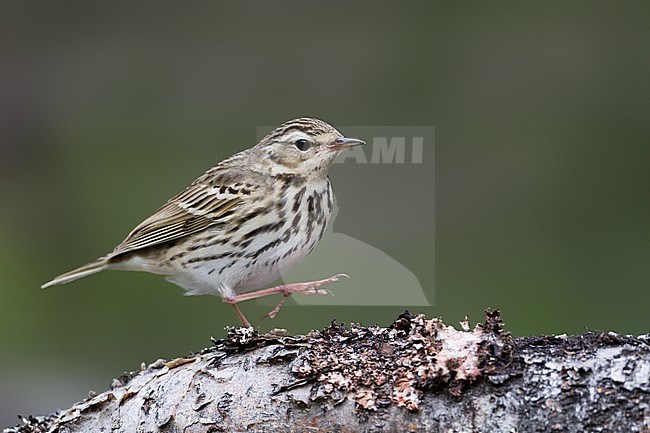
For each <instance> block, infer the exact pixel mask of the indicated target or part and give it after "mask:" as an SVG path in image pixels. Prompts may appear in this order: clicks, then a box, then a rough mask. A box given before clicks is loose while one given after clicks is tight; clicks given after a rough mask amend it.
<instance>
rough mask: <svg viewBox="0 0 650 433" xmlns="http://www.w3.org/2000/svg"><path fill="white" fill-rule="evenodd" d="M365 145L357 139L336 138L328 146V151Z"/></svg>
mask: <svg viewBox="0 0 650 433" xmlns="http://www.w3.org/2000/svg"><path fill="white" fill-rule="evenodd" d="M362 144H366V142H365V141H363V140H359V139H358V138H337V139H336V140H334V141H332V142H331V143H330V144H329V145H328V149H329V150H332V151H339V150H343V149H347V148H349V147H354V146H360V145H362Z"/></svg>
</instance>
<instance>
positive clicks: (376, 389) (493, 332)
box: [4, 311, 650, 433]
mask: <svg viewBox="0 0 650 433" xmlns="http://www.w3.org/2000/svg"><path fill="white" fill-rule="evenodd" d="M461 328H463V330H462V331H457V330H456V329H454V328H452V327H451V326H447V325H444V324H443V323H442V321H440V320H439V319H430V320H428V319H426V318H425V317H424V316H422V315H419V316H413V315H411V314H410V313H408V312H406V313H404V314H402V315H401V316H400V317H399V318H398V319H397V320H396V321H395V322H394V323H393V324H392V325H391V326H390V327H388V328H380V327H369V328H365V327H362V326H360V325H351V326H350V327H349V328H346V327H344V326H342V325H336V324H332V325H331V326H329V327H328V328H326V329H324V330H323V331H320V332H312V333H311V334H310V335H307V336H287V335H284V334H281V333H270V334H265V335H258V334H257V333H256V332H255V331H254V330H252V329H251V328H232V329H229V330H228V337H227V338H226V339H223V340H218V341H214V346H213V347H211V348H209V349H204V350H203V351H202V352H201V353H199V354H196V355H192V356H189V357H187V358H180V359H176V360H173V361H168V362H167V361H164V360H159V361H157V362H155V363H153V364H151V365H149V366H148V367H146V368H143V369H142V370H141V371H139V372H136V373H131V374H127V375H124V376H123V377H121V378H119V379H117V380H116V381H114V384H113V386H112V387H111V388H112V389H111V390H110V391H106V392H104V393H102V394H99V395H97V396H95V397H92V398H89V399H86V400H84V401H82V402H80V403H77V404H75V405H74V406H73V407H71V408H70V409H68V410H65V411H62V412H59V413H56V414H52V415H49V416H45V417H28V418H23V419H22V424H21V425H20V426H17V427H14V428H9V429H5V430H4V431H5V433H18V432H20V433H35V432H64V431H65V432H100V431H118V432H153V431H164V432H181V431H182V432H220V431H226V432H233V431H248V432H270V431H272V432H304V431H309V432H331V431H337V432H338V431H341V432H343V431H350V432H380V431H445V432H447V431H452V432H466V431H472V432H473V431H480V432H508V433H510V432H536V431H540V432H541V431H544V432H546V431H558V432H584V431H590V432H592V431H593V432H596V431H602V432H633V431H636V432H650V338H648V337H647V336H645V337H640V338H638V339H635V338H631V337H624V336H621V335H618V334H614V333H608V334H604V333H587V334H584V335H580V336H573V337H567V336H541V337H522V338H512V337H510V336H508V335H507V333H504V332H503V330H502V323H501V320H500V317H499V313H498V311H495V312H489V311H487V312H486V322H485V323H484V324H479V325H477V326H476V327H475V328H474V329H473V330H471V331H470V330H469V326H468V324H467V322H466V321H465V322H463V323H461Z"/></svg>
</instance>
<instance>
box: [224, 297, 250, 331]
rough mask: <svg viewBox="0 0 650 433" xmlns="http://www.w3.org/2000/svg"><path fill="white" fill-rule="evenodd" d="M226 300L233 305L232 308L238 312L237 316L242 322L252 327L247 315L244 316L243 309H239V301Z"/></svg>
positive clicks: (246, 326)
mask: <svg viewBox="0 0 650 433" xmlns="http://www.w3.org/2000/svg"><path fill="white" fill-rule="evenodd" d="M226 302H228V303H229V304H230V305H232V308H234V309H235V313H237V317H239V321H240V322H241V324H242V326H243V327H244V328H250V327H251V323H250V322H249V321H248V319H247V318H246V316H244V313H242V311H241V310H240V309H239V306H238V305H237V303H235V302H229V301H226Z"/></svg>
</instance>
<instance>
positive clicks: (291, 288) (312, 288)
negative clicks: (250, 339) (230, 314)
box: [224, 274, 350, 327]
mask: <svg viewBox="0 0 650 433" xmlns="http://www.w3.org/2000/svg"><path fill="white" fill-rule="evenodd" d="M343 277H345V278H350V277H349V276H347V275H346V274H336V275H333V276H331V277H329V278H324V279H322V280H315V281H306V282H303V283H291V284H282V285H280V286H275V287H270V288H268V289H263V290H258V291H255V292H250V293H242V294H241V295H236V296H234V297H232V298H229V299H224V301H225V302H227V303H229V304H231V305H232V306H233V308H234V309H235V312H236V313H237V317H239V320H240V321H241V322H242V324H243V325H244V326H246V327H250V326H251V325H250V322H249V321H248V320H247V319H246V317H245V316H244V314H243V313H242V312H241V310H240V309H239V307H238V306H237V303H238V302H242V301H248V300H251V299H257V298H262V297H264V296H270V295H277V294H279V293H282V294H283V295H284V297H283V298H282V300H281V301H280V303H279V304H278V305H276V307H275V308H274V309H273V310H271V311H270V312H269V313H268V314H267V315H266V316H264V317H270V318H271V319H273V318H274V317H275V316H277V314H278V312H279V311H280V308H282V306H283V305H284V303H285V302H286V301H287V298H288V297H289V296H291V295H292V294H294V293H300V294H301V295H329V294H331V293H332V292H330V291H329V290H326V289H319V288H318V287H320V286H322V285H323V284H329V283H335V282H337V281H338V280H339V279H341V278H343Z"/></svg>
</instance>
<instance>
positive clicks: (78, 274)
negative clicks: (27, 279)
mask: <svg viewBox="0 0 650 433" xmlns="http://www.w3.org/2000/svg"><path fill="white" fill-rule="evenodd" d="M107 267H108V260H107V259H106V258H104V257H102V258H100V259H97V260H95V261H94V262H90V263H86V264H85V265H83V266H80V267H78V268H77V269H74V270H72V271H70V272H66V273H65V274H61V275H59V276H58V277H56V278H54V279H53V280H52V281H49V282H47V283H45V284H43V285H42V286H41V289H46V288H48V287H50V286H55V285H57V284H65V283H69V282H70V281H74V280H76V279H78V278H83V277H85V276H88V275H91V274H95V273H97V272H99V271H103V270H104V269H106V268H107Z"/></svg>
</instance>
